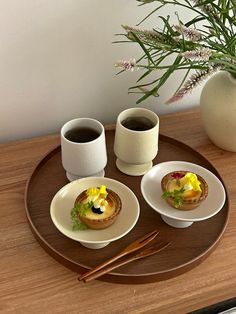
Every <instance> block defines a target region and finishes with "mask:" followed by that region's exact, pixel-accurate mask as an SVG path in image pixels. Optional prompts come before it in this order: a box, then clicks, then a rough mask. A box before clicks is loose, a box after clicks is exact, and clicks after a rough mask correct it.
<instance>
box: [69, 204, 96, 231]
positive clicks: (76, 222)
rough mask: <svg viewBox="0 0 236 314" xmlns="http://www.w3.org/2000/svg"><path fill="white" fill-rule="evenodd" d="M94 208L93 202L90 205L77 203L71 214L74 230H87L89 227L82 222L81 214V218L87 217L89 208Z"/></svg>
mask: <svg viewBox="0 0 236 314" xmlns="http://www.w3.org/2000/svg"><path fill="white" fill-rule="evenodd" d="M92 206H93V202H88V203H77V204H75V206H74V207H73V208H72V209H71V212H70V218H71V221H72V230H74V231H77V230H86V229H88V227H87V226H86V225H85V224H84V223H83V222H81V221H80V219H79V214H80V215H81V216H86V212H87V211H88V209H89V208H91V207H92Z"/></svg>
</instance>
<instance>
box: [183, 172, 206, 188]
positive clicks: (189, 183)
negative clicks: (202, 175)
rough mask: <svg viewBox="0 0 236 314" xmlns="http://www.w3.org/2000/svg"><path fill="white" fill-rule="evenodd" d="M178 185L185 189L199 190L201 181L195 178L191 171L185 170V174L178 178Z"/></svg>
mask: <svg viewBox="0 0 236 314" xmlns="http://www.w3.org/2000/svg"><path fill="white" fill-rule="evenodd" d="M179 182H180V186H181V187H183V188H184V189H185V190H194V191H196V192H197V191H199V192H201V191H202V189H201V186H200V185H201V183H200V181H199V180H198V178H197V175H196V174H195V173H192V172H187V173H186V175H185V176H184V177H183V178H181V179H179Z"/></svg>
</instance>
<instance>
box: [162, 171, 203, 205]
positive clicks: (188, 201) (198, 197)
mask: <svg viewBox="0 0 236 314" xmlns="http://www.w3.org/2000/svg"><path fill="white" fill-rule="evenodd" d="M187 172H189V171H185V170H179V171H173V172H170V173H168V174H166V175H165V176H164V177H163V178H162V180H161V187H162V190H163V192H164V191H166V190H167V191H168V185H170V182H171V181H173V180H174V179H173V175H174V174H175V173H179V174H182V175H185V174H186V173H187ZM195 174H196V173H195ZM196 176H197V178H198V180H199V181H200V184H201V189H202V191H201V192H194V193H191V191H190V192H189V191H187V192H186V193H185V192H184V193H183V204H182V205H181V206H180V207H178V208H176V207H175V206H174V198H173V197H167V198H166V199H165V200H166V201H167V203H168V204H169V205H171V206H172V207H174V208H175V209H180V210H191V209H194V208H197V207H198V206H199V205H200V204H201V202H202V201H204V200H205V198H206V197H207V195H208V185H207V183H206V181H205V180H204V179H203V178H202V177H201V176H200V175H198V174H196ZM184 194H185V195H184Z"/></svg>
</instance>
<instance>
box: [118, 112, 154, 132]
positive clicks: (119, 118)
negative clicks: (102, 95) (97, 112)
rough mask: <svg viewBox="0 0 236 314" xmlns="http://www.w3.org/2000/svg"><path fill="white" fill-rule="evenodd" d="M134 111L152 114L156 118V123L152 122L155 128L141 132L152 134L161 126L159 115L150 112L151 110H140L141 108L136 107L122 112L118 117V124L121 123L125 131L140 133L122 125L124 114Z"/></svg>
mask: <svg viewBox="0 0 236 314" xmlns="http://www.w3.org/2000/svg"><path fill="white" fill-rule="evenodd" d="M132 110H137V111H138V110H140V111H141V112H148V113H149V114H152V116H153V117H155V119H156V121H152V122H153V123H154V126H153V127H152V128H150V129H148V130H143V131H141V132H150V131H152V130H153V129H154V128H156V127H157V126H158V125H159V117H158V115H157V114H156V113H155V112H154V111H152V110H149V109H146V108H139V107H134V108H128V109H125V110H123V111H121V112H120V113H119V115H118V117H117V123H119V125H120V126H121V127H122V128H124V129H125V130H129V131H130V132H134V133H140V131H136V130H131V129H129V128H127V127H125V126H124V125H123V124H122V123H121V117H122V115H123V114H125V113H126V112H128V111H132Z"/></svg>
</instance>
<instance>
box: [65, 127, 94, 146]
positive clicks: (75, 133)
mask: <svg viewBox="0 0 236 314" xmlns="http://www.w3.org/2000/svg"><path fill="white" fill-rule="evenodd" d="M99 135H100V133H99V132H98V131H96V130H94V129H91V128H74V129H71V130H69V131H67V132H66V134H65V138H66V139H68V140H69V141H71V142H75V143H86V142H91V141H93V140H95V139H96V138H98V137H99Z"/></svg>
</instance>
